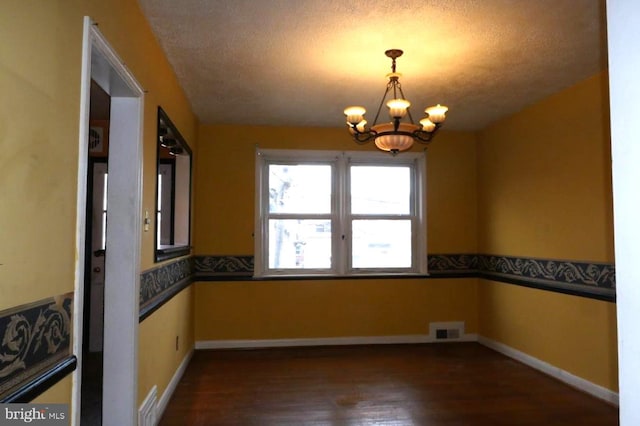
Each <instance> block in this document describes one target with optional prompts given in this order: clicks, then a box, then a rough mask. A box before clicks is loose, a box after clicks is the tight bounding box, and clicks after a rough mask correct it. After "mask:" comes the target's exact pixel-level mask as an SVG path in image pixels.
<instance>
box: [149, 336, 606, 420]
mask: <svg viewBox="0 0 640 426" xmlns="http://www.w3.org/2000/svg"><path fill="white" fill-rule="evenodd" d="M617 424H618V409H617V408H616V407H614V406H612V405H609V404H607V403H605V402H603V401H601V400H598V399H596V398H593V397H591V396H589V395H587V394H584V393H582V392H580V391H577V390H575V389H573V388H571V387H569V386H567V385H565V384H563V383H561V382H559V381H556V380H555V379H552V378H550V377H548V376H546V375H544V374H542V373H539V372H538V371H536V370H533V369H531V368H529V367H527V366H525V365H523V364H520V363H518V362H516V361H514V360H512V359H510V358H507V357H505V356H503V355H501V354H499V353H497V352H494V351H492V350H490V349H487V348H485V347H483V346H481V345H479V344H476V343H448V344H425V345H376V346H334V347H306V348H286V349H280V348H278V349H260V350H220V351H196V353H195V354H194V356H193V359H192V361H191V363H190V365H189V366H188V368H187V371H186V373H185V375H184V377H183V378H182V380H181V381H180V384H179V385H178V387H177V389H176V391H175V393H174V396H173V398H172V399H171V401H170V402H169V405H168V407H167V409H166V411H165V413H164V416H163V417H162V420H161V422H160V425H164V426H168V425H207V426H209V425H259V426H269V425H278V426H280V425H465V426H466V425H469V426H473V425H492V426H494V425H545V426H546V425H580V426H587V425H599V426H600V425H617Z"/></svg>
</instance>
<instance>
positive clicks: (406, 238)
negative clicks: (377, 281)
mask: <svg viewBox="0 0 640 426" xmlns="http://www.w3.org/2000/svg"><path fill="white" fill-rule="evenodd" d="M352 236H353V246H352V258H351V262H352V266H353V268H410V267H411V221H410V220H354V221H352Z"/></svg>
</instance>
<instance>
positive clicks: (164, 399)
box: [156, 348, 194, 421]
mask: <svg viewBox="0 0 640 426" xmlns="http://www.w3.org/2000/svg"><path fill="white" fill-rule="evenodd" d="M193 352H194V349H193V348H191V350H190V351H189V352H188V353H187V355H186V356H185V357H184V358H183V359H182V362H181V363H180V365H179V366H178V368H177V369H176V372H175V373H174V374H173V377H172V378H171V380H170V381H169V384H168V385H167V388H166V389H165V390H164V392H163V393H162V396H161V397H160V399H159V400H158V405H157V409H156V410H157V411H156V418H157V419H158V421H160V419H161V418H162V414H163V413H164V410H165V409H166V408H167V404H169V400H170V399H171V396H172V395H173V392H175V390H176V387H177V386H178V383H179V382H180V379H182V376H183V375H184V372H185V371H186V369H187V366H188V365H189V361H191V357H192V356H193Z"/></svg>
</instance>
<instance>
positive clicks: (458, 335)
mask: <svg viewBox="0 0 640 426" xmlns="http://www.w3.org/2000/svg"><path fill="white" fill-rule="evenodd" d="M429 335H430V336H431V337H432V338H433V339H434V340H460V339H462V337H463V336H464V322H463V321H456V322H432V323H430V324H429Z"/></svg>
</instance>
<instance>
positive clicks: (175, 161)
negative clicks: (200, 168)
mask: <svg viewBox="0 0 640 426" xmlns="http://www.w3.org/2000/svg"><path fill="white" fill-rule="evenodd" d="M157 153H158V163H157V181H156V185H157V191H156V211H155V217H156V232H155V261H156V262H159V261H162V260H167V259H172V258H175V257H178V256H184V255H187V254H189V253H190V250H191V247H190V241H191V240H190V234H191V221H190V218H191V149H190V148H189V145H188V144H187V142H186V141H185V140H184V138H183V137H182V135H181V134H180V132H179V131H178V129H177V128H176V127H175V125H174V124H173V123H172V122H171V120H170V119H169V117H168V116H167V114H166V113H165V112H164V110H163V109H162V108H160V107H158V151H157Z"/></svg>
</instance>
